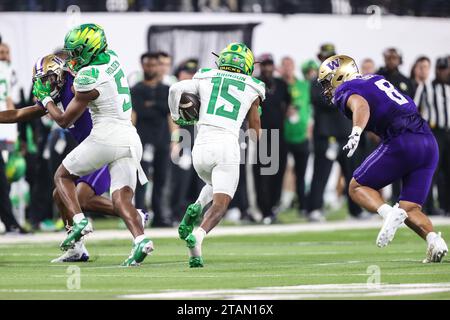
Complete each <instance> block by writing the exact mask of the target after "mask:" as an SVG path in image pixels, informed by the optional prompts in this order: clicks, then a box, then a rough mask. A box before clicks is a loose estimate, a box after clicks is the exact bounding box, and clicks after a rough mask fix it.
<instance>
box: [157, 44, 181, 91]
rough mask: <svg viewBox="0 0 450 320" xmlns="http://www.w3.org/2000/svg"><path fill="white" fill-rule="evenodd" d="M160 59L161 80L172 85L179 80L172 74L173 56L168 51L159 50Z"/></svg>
mask: <svg viewBox="0 0 450 320" xmlns="http://www.w3.org/2000/svg"><path fill="white" fill-rule="evenodd" d="M158 59H159V66H160V70H159V74H160V77H161V82H162V83H163V84H165V85H167V86H169V87H170V86H171V85H172V84H174V83H175V82H177V78H176V77H175V76H173V75H172V57H171V56H170V55H169V54H168V53H167V52H164V51H159V52H158Z"/></svg>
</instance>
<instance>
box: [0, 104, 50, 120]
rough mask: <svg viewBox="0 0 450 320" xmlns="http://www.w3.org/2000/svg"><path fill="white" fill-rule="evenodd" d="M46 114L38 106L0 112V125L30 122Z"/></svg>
mask: <svg viewBox="0 0 450 320" xmlns="http://www.w3.org/2000/svg"><path fill="white" fill-rule="evenodd" d="M46 113H47V112H46V111H45V110H44V109H43V108H42V107H41V106H38V105H34V106H29V107H25V108H21V109H14V110H6V111H2V112H0V123H17V122H24V121H30V120H33V119H37V118H40V117H42V116H44V115H45V114H46Z"/></svg>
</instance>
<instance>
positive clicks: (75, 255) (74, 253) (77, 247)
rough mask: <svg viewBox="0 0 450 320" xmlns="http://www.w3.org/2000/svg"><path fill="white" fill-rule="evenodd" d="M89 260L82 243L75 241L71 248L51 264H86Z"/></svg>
mask: <svg viewBox="0 0 450 320" xmlns="http://www.w3.org/2000/svg"><path fill="white" fill-rule="evenodd" d="M88 260H89V252H88V251H87V249H86V247H85V246H84V243H83V241H77V242H75V244H74V245H73V248H71V249H68V250H67V251H66V252H64V253H63V254H62V255H61V256H59V257H58V258H56V259H53V260H52V261H51V263H60V262H86V261H88Z"/></svg>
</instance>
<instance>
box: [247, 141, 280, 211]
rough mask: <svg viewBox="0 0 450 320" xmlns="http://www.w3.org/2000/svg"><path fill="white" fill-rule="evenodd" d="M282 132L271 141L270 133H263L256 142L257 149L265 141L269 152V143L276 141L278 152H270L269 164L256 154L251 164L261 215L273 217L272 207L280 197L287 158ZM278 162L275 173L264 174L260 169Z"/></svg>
mask: <svg viewBox="0 0 450 320" xmlns="http://www.w3.org/2000/svg"><path fill="white" fill-rule="evenodd" d="M282 137H283V133H282V132H280V139H279V141H273V142H272V141H271V135H270V134H268V135H267V139H265V138H266V134H265V133H263V137H262V138H261V140H260V141H259V142H258V145H257V151H258V153H259V150H260V148H261V145H260V144H261V143H266V142H265V141H267V150H268V152H269V153H270V150H271V144H272V143H276V144H278V147H279V152H278V153H277V154H274V155H272V154H270V158H271V162H270V163H269V164H263V163H261V160H262V159H261V158H260V157H259V155H258V158H257V161H256V164H255V165H254V166H253V176H254V181H255V190H256V202H257V204H258V207H259V209H260V210H261V213H262V215H263V217H264V218H265V217H274V216H275V212H274V208H275V206H276V205H277V204H278V203H279V201H280V198H281V191H282V189H283V178H284V172H285V169H286V159H287V147H286V143H285V142H284V140H283V139H282ZM274 161H275V162H278V170H277V171H276V173H275V174H270V175H269V174H265V173H264V172H263V171H262V170H263V169H264V168H268V167H273V163H274Z"/></svg>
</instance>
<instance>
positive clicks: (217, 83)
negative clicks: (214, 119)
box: [206, 77, 245, 120]
mask: <svg viewBox="0 0 450 320" xmlns="http://www.w3.org/2000/svg"><path fill="white" fill-rule="evenodd" d="M211 82H212V83H213V89H212V92H211V99H210V100H209V103H208V109H207V110H206V113H208V114H215V115H217V116H221V117H225V118H229V119H232V120H236V119H237V117H238V114H239V108H240V107H241V102H240V101H239V100H238V99H237V98H236V97H234V96H232V95H231V94H230V93H229V92H228V90H229V89H230V86H233V87H236V88H237V89H238V90H239V91H244V90H245V82H242V81H238V80H234V79H229V78H222V77H214V78H212V79H211ZM219 95H220V96H221V97H222V98H223V99H224V100H226V101H228V102H229V103H231V105H232V106H233V110H231V111H227V110H225V105H221V106H220V107H218V108H216V103H217V97H218V96H219Z"/></svg>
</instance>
